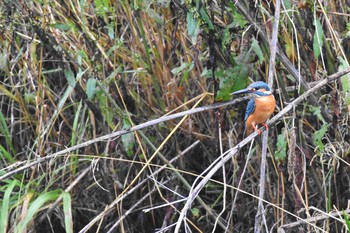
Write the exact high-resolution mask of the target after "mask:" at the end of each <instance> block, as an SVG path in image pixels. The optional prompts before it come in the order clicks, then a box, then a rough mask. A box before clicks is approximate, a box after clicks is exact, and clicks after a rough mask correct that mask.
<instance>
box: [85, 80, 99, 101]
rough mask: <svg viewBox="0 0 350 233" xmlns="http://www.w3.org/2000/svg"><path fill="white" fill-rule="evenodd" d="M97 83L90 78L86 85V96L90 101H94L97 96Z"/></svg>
mask: <svg viewBox="0 0 350 233" xmlns="http://www.w3.org/2000/svg"><path fill="white" fill-rule="evenodd" d="M96 84H97V81H96V79H94V78H89V79H88V81H87V83H86V94H87V97H88V99H89V100H93V99H94V97H95V94H96Z"/></svg>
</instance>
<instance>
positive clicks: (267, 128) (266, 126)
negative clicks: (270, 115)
mask: <svg viewBox="0 0 350 233" xmlns="http://www.w3.org/2000/svg"><path fill="white" fill-rule="evenodd" d="M261 124H262V125H263V126H265V128H266V130H269V126H268V125H267V124H266V123H261Z"/></svg>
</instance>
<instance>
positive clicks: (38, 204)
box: [15, 190, 62, 233]
mask: <svg viewBox="0 0 350 233" xmlns="http://www.w3.org/2000/svg"><path fill="white" fill-rule="evenodd" d="M61 192H62V191H61V190H53V191H50V192H47V193H44V194H41V195H40V196H38V198H37V199H36V200H35V201H33V202H32V203H31V204H30V207H29V209H28V213H27V215H26V216H25V218H24V219H23V220H22V221H21V222H20V223H19V224H18V226H17V228H16V229H15V232H16V233H22V232H25V229H26V227H27V226H28V224H29V223H30V222H31V221H33V220H34V217H35V216H36V215H37V214H38V213H39V211H40V209H41V208H43V206H44V205H45V204H46V203H47V202H50V201H54V200H56V199H57V198H58V197H59V196H60V194H61Z"/></svg>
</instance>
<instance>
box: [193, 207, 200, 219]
mask: <svg viewBox="0 0 350 233" xmlns="http://www.w3.org/2000/svg"><path fill="white" fill-rule="evenodd" d="M191 213H192V215H193V217H194V218H199V217H200V214H201V212H200V210H199V209H198V208H192V209H191Z"/></svg>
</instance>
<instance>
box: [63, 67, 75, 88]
mask: <svg viewBox="0 0 350 233" xmlns="http://www.w3.org/2000/svg"><path fill="white" fill-rule="evenodd" d="M64 76H65V77H66V79H67V81H68V83H69V85H70V86H71V87H74V86H75V83H76V79H75V76H74V73H73V71H71V70H70V69H64Z"/></svg>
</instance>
